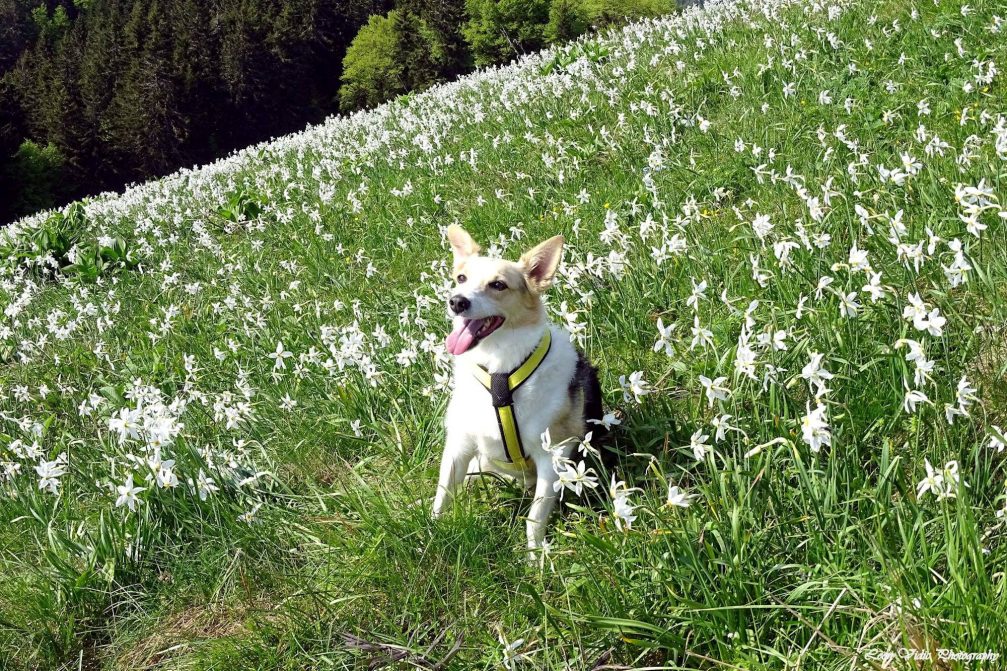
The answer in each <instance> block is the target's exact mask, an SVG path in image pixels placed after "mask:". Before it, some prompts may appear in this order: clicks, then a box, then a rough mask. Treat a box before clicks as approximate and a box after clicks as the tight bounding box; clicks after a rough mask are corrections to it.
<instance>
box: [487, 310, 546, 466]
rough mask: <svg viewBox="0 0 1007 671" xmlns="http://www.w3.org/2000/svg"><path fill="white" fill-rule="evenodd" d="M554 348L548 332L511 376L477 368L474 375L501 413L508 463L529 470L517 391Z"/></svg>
mask: <svg viewBox="0 0 1007 671" xmlns="http://www.w3.org/2000/svg"><path fill="white" fill-rule="evenodd" d="M551 346H552V333H551V332H550V329H548V328H547V329H546V330H545V334H544V335H543V336H542V340H540V341H539V343H538V347H536V348H535V350H534V351H533V352H532V353H531V354H529V355H528V358H527V359H525V360H524V363H522V364H521V365H520V366H518V367H517V368H515V369H514V370H513V371H511V372H510V373H491V372H489V371H488V370H486V369H485V368H483V367H482V366H478V365H477V366H476V367H475V370H474V373H475V377H476V379H477V380H479V383H480V384H482V386H483V387H485V388H486V391H488V392H489V393H490V398H491V399H492V400H493V409H494V410H496V413H497V426H499V427H500V439H501V440H502V441H503V444H504V453H505V455H506V456H507V461H508V462H509V463H512V464H514V465H515V466H518V467H520V468H526V467H527V465H528V458H527V456H525V452H524V446H523V445H522V444H521V432H520V431H519V430H518V423H517V415H516V414H515V411H514V392H515V391H517V388H518V387H520V386H521V385H522V384H524V383H525V382H526V381H527V380H528V378H530V377H531V376H532V374H533V373H534V372H535V371H536V370H538V367H539V366H540V365H541V364H542V362H543V361H545V357H546V355H547V354H549V348H550V347H551Z"/></svg>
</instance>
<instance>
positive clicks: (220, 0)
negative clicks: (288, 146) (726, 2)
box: [0, 0, 675, 224]
mask: <svg viewBox="0 0 1007 671" xmlns="http://www.w3.org/2000/svg"><path fill="white" fill-rule="evenodd" d="M674 6H675V2H674V0H0V224H2V223H4V222H7V221H10V220H11V219H13V218H15V217H16V216H18V215H23V214H27V213H30V212H34V211H37V210H39V209H43V208H46V207H51V206H55V205H59V204H62V203H64V202H66V201H68V200H70V199H74V198H78V197H81V196H84V195H88V194H94V193H98V192H101V191H105V190H115V189H119V188H121V187H123V186H124V185H126V184H129V183H131V182H139V181H144V180H147V179H150V178H151V177H155V176H159V175H163V174H166V173H169V172H171V171H173V170H176V169H178V168H179V167H183V166H193V165H197V164H203V163H207V162H209V161H212V160H213V159H215V158H218V157H220V156H223V155H225V154H227V153H228V152H229V151H231V150H233V149H237V148H240V147H245V146H248V145H251V144H255V143H256V142H260V141H263V140H267V139H269V138H271V137H275V136H279V135H283V134H286V133H290V132H292V131H295V130H299V129H301V128H303V127H304V125H305V124H306V123H314V122H319V121H321V120H322V119H323V118H324V117H325V116H327V115H329V114H331V113H334V112H336V111H339V110H343V111H351V110H355V109H359V108H361V107H368V106H371V105H375V104H377V103H380V102H382V101H384V100H387V99H388V98H391V97H393V96H395V95H398V94H400V93H404V92H407V91H416V90H422V89H425V88H427V87H429V86H431V85H433V84H436V83H438V82H441V81H445V80H450V79H453V78H455V77H457V76H458V75H460V74H463V73H465V72H467V71H470V70H471V69H472V68H473V67H475V66H480V65H487V64H493V63H502V62H505V61H508V60H510V59H512V58H515V57H517V56H520V55H521V54H522V53H526V52H529V51H533V50H535V49H539V48H541V47H543V46H545V45H546V44H549V43H553V42H559V41H564V40H568V39H572V38H574V37H577V36H578V35H580V34H582V33H583V32H585V31H587V30H589V29H590V28H592V27H602V26H605V25H609V24H612V23H615V22H618V21H621V20H624V19H626V18H636V17H640V16H646V15H654V14H660V13H663V12H667V11H671V9H672V8H674Z"/></svg>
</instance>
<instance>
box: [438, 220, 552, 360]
mask: <svg viewBox="0 0 1007 671" xmlns="http://www.w3.org/2000/svg"><path fill="white" fill-rule="evenodd" d="M448 240H449V241H450V242H451V249H452V250H454V280H455V288H454V291H453V293H452V295H451V298H450V300H448V316H449V317H450V318H451V319H452V320H453V328H452V331H451V334H450V335H449V336H448V338H447V347H448V351H449V352H451V353H452V354H455V355H458V354H463V353H465V352H467V351H469V350H470V349H472V348H473V347H475V346H477V345H478V344H479V343H481V342H482V341H483V340H486V339H487V338H489V337H490V336H492V335H493V334H494V333H496V332H498V331H501V330H504V331H506V330H507V329H515V328H520V327H523V326H531V325H533V324H536V323H539V322H541V321H543V320H544V318H545V313H544V311H543V309H542V301H541V300H540V298H539V297H540V295H541V294H542V293H543V292H544V291H545V290H546V289H548V288H549V285H550V284H552V279H553V276H554V275H555V274H556V269H557V268H558V267H559V262H560V259H561V258H562V256H563V236H562V235H557V236H555V237H553V238H549V239H548V240H546V241H545V242H543V243H541V244H540V245H537V246H536V247H534V248H532V249H530V250H529V251H527V252H525V253H524V254H522V255H521V258H520V259H519V260H518V261H517V262H516V263H515V262H513V261H505V260H504V259H492V258H489V257H485V256H480V255H479V245H477V244H476V242H475V240H473V239H472V236H471V235H469V234H468V233H466V232H465V230H464V229H462V228H461V227H460V226H455V225H453V224H452V225H451V226H449V227H448Z"/></svg>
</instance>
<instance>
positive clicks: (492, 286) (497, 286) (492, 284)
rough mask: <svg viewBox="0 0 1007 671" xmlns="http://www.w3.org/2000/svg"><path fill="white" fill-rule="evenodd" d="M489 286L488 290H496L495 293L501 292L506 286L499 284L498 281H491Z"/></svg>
mask: <svg viewBox="0 0 1007 671" xmlns="http://www.w3.org/2000/svg"><path fill="white" fill-rule="evenodd" d="M489 286H490V289H496V290H497V291H503V290H504V289H506V288H507V285H506V284H504V283H503V282H501V281H500V280H493V281H492V282H490V285H489Z"/></svg>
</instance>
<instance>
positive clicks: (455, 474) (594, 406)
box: [433, 225, 602, 552]
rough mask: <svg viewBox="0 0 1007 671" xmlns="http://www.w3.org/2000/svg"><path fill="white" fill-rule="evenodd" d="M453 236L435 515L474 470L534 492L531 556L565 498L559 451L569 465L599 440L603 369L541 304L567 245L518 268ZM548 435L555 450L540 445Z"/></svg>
mask: <svg viewBox="0 0 1007 671" xmlns="http://www.w3.org/2000/svg"><path fill="white" fill-rule="evenodd" d="M447 237H448V241H449V242H450V244H451V248H452V250H453V252H454V264H453V270H454V272H453V274H454V282H455V287H454V289H453V292H452V295H451V297H450V299H449V300H448V306H447V307H448V318H449V319H451V320H452V331H451V333H450V335H448V337H447V341H446V346H447V349H448V352H449V353H450V354H452V355H454V357H455V358H454V385H453V386H454V390H453V393H452V396H451V400H450V402H449V404H448V409H447V414H446V416H445V428H446V430H447V438H446V442H445V445H444V454H443V457H442V461H441V468H440V477H439V480H438V483H437V494H436V496H435V498H434V504H433V516H434V517H437V516H439V515H441V514H442V513H443V511H444V509H445V506H446V505H447V504H448V502H449V501H450V500H451V498H452V496H453V495H454V493H455V491H456V490H457V488H458V486H459V485H460V484H461V483H462V481H463V480H464V479H465V476H466V475H467V474H469V473H471V472H480V471H482V472H487V471H488V472H495V473H498V474H502V475H505V476H511V477H514V478H515V479H516V480H518V481H522V482H523V483H524V484H525V486H527V487H528V488H529V489H531V488H534V499H533V500H532V504H531V510H530V511H529V513H528V517H527V532H528V549H529V550H530V551H532V552H534V551H535V550H537V549H539V548H541V547H542V544H543V541H544V539H545V531H546V524H547V522H548V520H549V516H550V515H551V513H552V511H553V508H554V507H555V505H556V498H557V497H558V496H559V493H558V492H557V491H555V488H554V486H553V485H554V483H555V482H556V481H557V480H558V478H559V476H558V475H557V473H556V471H555V470H554V468H553V452H556V451H560V452H561V454H562V455H563V456H564V457H568V456H569V455H570V453H571V451H572V450H573V448H574V443H575V442H577V440H581V439H583V438H584V437H585V436H586V434H587V433H588V431H589V430H591V429H592V428H593V429H595V431H594V433H595V435H596V436H597V435H598V429H599V427H597V426H590V425H589V424H590V423H591V422H592V421H594V422H597V421H598V420H600V419H601V418H602V396H601V387H600V385H599V382H598V372H597V370H596V369H595V368H594V367H593V366H592V365H591V364H590V363H589V362H588V361H587V359H586V358H585V357H584V355H583V354H581V353H580V352H579V351H578V350H577V349H576V348H575V347H574V345H573V344H572V343H571V341H570V335H569V333H568V332H567V331H566V330H565V329H563V328H562V327H560V326H556V325H555V324H551V323H549V321H548V319H547V317H546V311H545V307H544V306H543V304H542V295H543V293H544V292H545V291H546V290H547V289H548V288H549V286H550V285H551V284H552V282H553V279H554V277H555V275H556V271H557V269H558V268H559V265H560V261H561V260H562V256H563V244H564V239H563V236H561V235H557V236H555V237H553V238H550V239H549V240H546V241H545V242H543V243H541V244H539V245H537V246H536V247H534V248H533V249H531V250H529V251H528V252H526V253H525V254H523V255H522V256H521V258H520V260H519V261H517V262H516V263H515V262H512V261H506V260H503V259H496V258H489V257H485V256H480V254H479V251H480V248H479V245H477V244H476V242H475V241H474V240H473V239H472V236H470V235H469V234H468V233H467V232H466V231H465V230H464V229H462V228H461V227H460V226H457V225H451V226H449V227H448V229H447ZM547 430H548V432H549V437H550V442H551V444H552V445H551V446H543V444H542V435H543V434H544V433H545V432H546V431H547ZM571 439H577V440H571ZM557 446H558V447H557ZM546 447H550V449H552V452H550V450H549V449H546Z"/></svg>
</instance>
